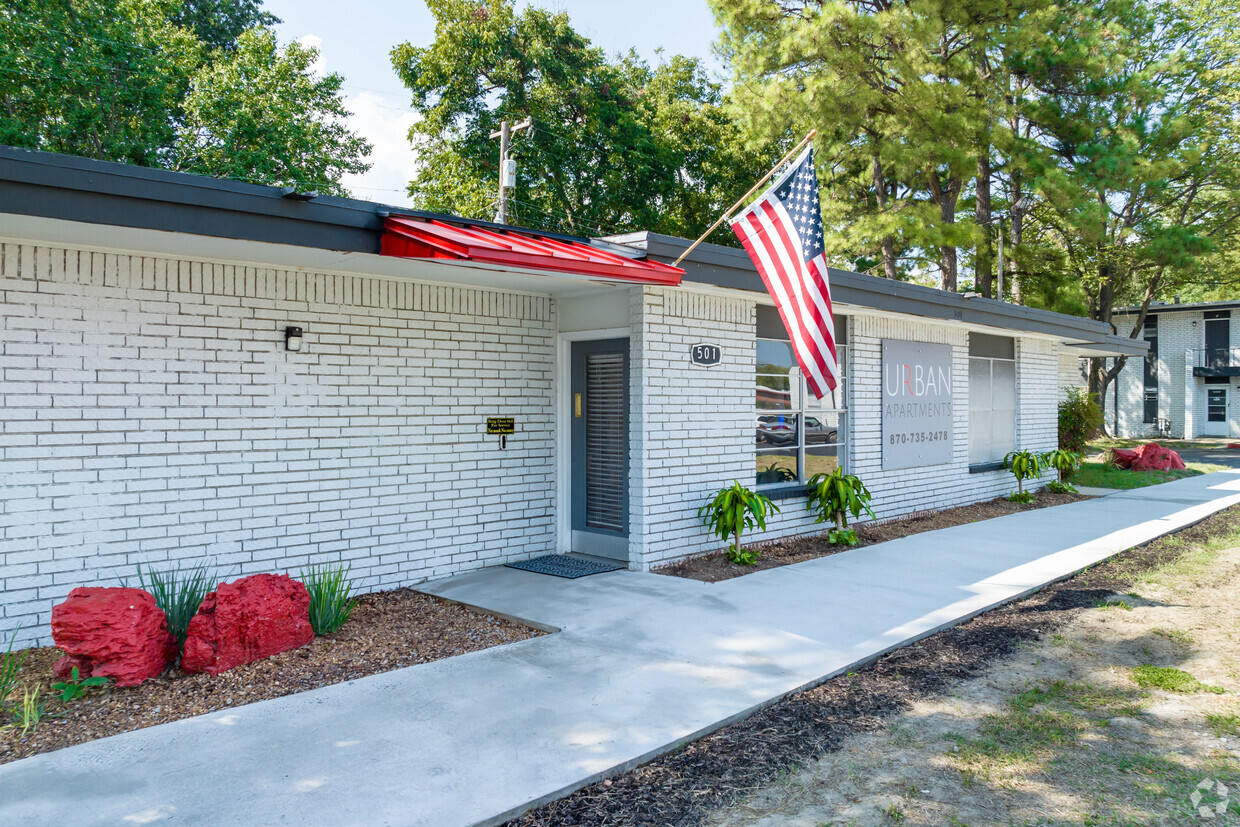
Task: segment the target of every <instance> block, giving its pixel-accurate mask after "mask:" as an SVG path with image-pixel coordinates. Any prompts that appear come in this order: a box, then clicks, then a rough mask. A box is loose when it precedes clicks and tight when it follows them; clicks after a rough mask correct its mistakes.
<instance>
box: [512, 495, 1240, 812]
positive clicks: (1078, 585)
mask: <svg viewBox="0 0 1240 827" xmlns="http://www.w3.org/2000/svg"><path fill="white" fill-rule="evenodd" d="M1237 531H1240V506H1238V507H1233V508H1230V509H1228V510H1226V511H1223V512H1220V513H1219V514H1216V515H1214V516H1212V517H1210V518H1209V519H1207V520H1205V521H1203V522H1202V523H1199V524H1198V525H1196V526H1193V527H1191V528H1188V529H1185V530H1184V531H1181V532H1178V533H1176V534H1174V535H1171V536H1169V537H1165V538H1162V539H1160V540H1157V541H1155V542H1153V543H1150V544H1148V545H1145V546H1141V547H1139V548H1136V549H1130V550H1129V551H1126V552H1124V553H1123V554H1120V555H1117V556H1116V557H1114V558H1112V559H1111V560H1109V561H1107V562H1105V563H1102V564H1099V565H1097V566H1095V567H1093V568H1091V569H1089V570H1087V571H1085V572H1082V573H1081V574H1079V575H1077V576H1076V577H1073V578H1071V579H1070V580H1066V581H1063V582H1060V583H1055V584H1052V585H1050V586H1048V587H1046V588H1045V589H1043V590H1042V591H1040V592H1038V593H1037V594H1034V595H1032V596H1030V597H1028V598H1026V599H1024V600H1020V601H1017V602H1014V603H1010V604H1008V605H1006V606H1003V607H1000V608H998V609H995V610H993V611H990V612H986V613H985V614H982V615H979V616H978V617H976V618H973V619H972V620H970V621H968V622H966V623H962V624H960V625H959V626H956V627H953V628H951V629H947V630H944V631H942V632H939V633H938V634H935V635H932V636H930V637H928V638H926V639H924V640H922V641H919V642H918V643H914V644H911V645H909V646H906V647H904V648H902V649H899V650H897V651H895V652H892V653H891V654H889V655H887V656H885V657H883V658H881V659H879V660H877V661H875V662H874V663H872V664H870V665H868V666H865V667H862V668H860V669H858V670H857V671H855V672H850V673H848V674H847V675H841V676H839V677H836V678H833V679H831V680H829V681H827V682H826V683H824V684H822V685H821V686H818V687H816V688H814V689H810V690H806V691H804V692H800V693H798V694H795V695H791V696H789V697H787V698H785V699H784V700H782V701H779V702H777V703H775V704H773V705H772V706H769V707H767V708H766V709H763V710H761V711H759V712H757V713H755V714H754V715H752V716H750V717H749V718H747V719H745V720H744V721H741V722H739V723H736V724H733V725H731V726H728V727H725V728H724V729H721V730H719V731H718V732H715V733H713V734H711V735H707V736H705V737H703V738H701V739H699V740H697V741H694V742H692V743H690V744H687V745H686V746H685V747H684V748H683V749H680V750H678V751H676V752H672V753H669V754H667V755H664V756H662V757H660V758H657V759H655V760H654V761H652V762H650V763H649V764H646V765H644V766H641V767H638V768H637V769H635V770H633V771H631V772H628V773H626V774H624V775H621V776H618V777H616V778H613V779H609V780H606V781H602V782H599V783H596V784H592V785H590V786H588V787H585V788H583V789H581V790H578V791H577V792H576V793H573V794H572V795H569V796H567V797H565V798H562V799H559V800H557V801H554V802H551V803H549V804H547V805H544V806H543V807H539V808H537V809H535V810H531V811H530V812H528V813H526V814H525V815H523V816H521V817H520V818H518V819H516V820H514V821H511V822H509V824H510V825H514V827H551V825H566V824H571V825H580V827H592V826H593V825H618V824H625V825H660V827H662V826H663V825H697V824H702V823H704V822H706V821H707V820H708V819H709V818H710V817H711V816H712V814H715V813H717V812H718V811H719V810H720V809H721V808H724V807H728V806H731V805H735V804H736V803H738V802H739V801H742V800H744V799H746V798H747V797H749V796H751V795H753V794H754V793H757V792H760V791H762V790H764V789H765V788H767V787H769V786H770V785H772V784H773V783H774V782H776V781H778V780H779V779H782V778H786V777H788V774H789V773H793V772H796V771H797V770H798V769H800V768H801V767H803V766H805V765H806V764H807V763H808V762H811V761H815V760H817V759H820V758H822V757H823V756H824V755H827V754H829V753H833V752H835V751H838V750H839V749H840V748H841V746H842V745H843V744H844V743H845V742H846V740H847V739H848V738H849V737H850V736H854V735H857V734H858V733H866V732H873V731H875V730H879V729H882V728H884V727H886V726H887V724H888V721H890V720H892V719H893V718H894V717H895V716H897V715H899V714H900V713H902V712H904V711H905V710H908V709H910V708H912V707H913V706H914V705H915V704H916V703H918V702H920V701H924V700H926V699H930V698H937V697H942V696H944V695H945V694H947V693H949V692H954V691H955V690H956V688H957V687H959V686H961V685H962V682H963V681H965V680H966V679H969V678H973V677H976V676H978V675H981V674H983V673H984V672H985V671H986V670H988V669H990V668H992V667H995V666H996V665H997V664H999V663H1000V662H1002V661H1004V660H1005V659H1007V658H1009V657H1010V656H1012V655H1014V654H1015V653H1016V652H1018V651H1019V650H1022V649H1024V648H1026V647H1028V646H1030V645H1032V644H1034V643H1036V642H1037V641H1039V640H1041V639H1043V638H1045V637H1048V636H1049V635H1050V633H1051V632H1054V631H1055V630H1057V629H1059V628H1061V627H1063V626H1064V625H1065V624H1067V623H1069V622H1070V621H1073V620H1074V619H1076V618H1077V617H1078V616H1079V615H1080V613H1081V611H1082V610H1084V609H1096V608H1097V606H1098V605H1099V604H1100V603H1101V602H1103V601H1106V600H1108V599H1110V598H1113V596H1114V595H1115V593H1116V592H1123V591H1126V590H1127V589H1128V588H1129V586H1130V585H1131V583H1133V582H1134V581H1135V580H1136V579H1137V578H1138V577H1139V576H1140V575H1141V573H1142V572H1146V571H1149V570H1152V569H1155V568H1157V567H1160V566H1163V565H1166V564H1169V563H1171V562H1172V561H1175V560H1177V559H1178V558H1179V557H1180V555H1181V554H1183V553H1184V552H1185V550H1186V549H1187V548H1188V547H1189V546H1191V544H1193V543H1203V542H1206V541H1208V540H1209V538H1210V537H1212V536H1219V535H1224V534H1229V533H1235V532H1237ZM806 823H808V824H814V823H822V824H826V823H828V822H825V821H824V822H815V821H812V820H811V821H809V822H806ZM940 823H943V822H940Z"/></svg>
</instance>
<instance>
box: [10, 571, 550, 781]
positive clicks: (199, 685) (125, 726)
mask: <svg viewBox="0 0 1240 827" xmlns="http://www.w3.org/2000/svg"><path fill="white" fill-rule="evenodd" d="M541 634H543V633H542V632H540V631H538V630H536V629H531V628H530V627H528V626H524V625H521V624H519V623H514V622H511V621H509V620H504V619H501V618H497V617H494V616H492V615H489V614H486V613H484V612H480V611H476V610H474V609H470V608H467V607H465V606H461V605H459V604H456V603H451V602H449V601H446V600H442V599H440V598H437V597H433V596H431V595H428V594H423V593H421V592H416V591H413V590H412V589H396V590H394V591H386V592H375V593H373V594H367V595H363V596H362V597H361V599H360V600H359V602H358V605H357V608H356V609H355V610H354V612H353V616H352V618H351V619H350V620H349V622H348V623H346V624H345V625H344V626H342V627H341V628H340V629H339V631H337V632H336V633H335V634H334V635H330V636H328V637H319V638H315V639H314V641H313V642H312V643H310V644H309V645H307V646H304V647H302V648H301V649H295V650H293V651H290V652H284V653H282V654H279V655H276V656H275V657H272V658H268V659H266V660H262V661H258V662H256V663H251V664H247V665H245V666H239V667H237V668H236V669H231V670H229V671H227V672H225V673H223V674H222V675H218V676H216V677H212V676H210V675H207V674H205V673H198V674H193V675H187V674H185V673H183V672H181V671H180V670H178V669H171V670H169V671H168V672H167V673H165V674H164V675H163V676H162V677H160V678H157V679H155V680H152V681H148V682H146V683H144V684H143V685H142V686H136V687H131V688H120V687H111V686H109V687H104V688H98V689H93V690H90V691H89V692H87V693H86V694H85V695H83V696H82V697H81V698H79V699H78V700H76V701H74V702H72V703H71V704H68V705H65V704H63V703H61V701H60V698H59V695H57V694H56V693H55V691H54V690H53V689H52V687H51V685H52V683H54V682H55V680H56V679H55V678H53V677H51V674H52V671H51V669H52V664H53V663H54V662H55V661H56V659H57V658H59V657H60V656H61V655H63V654H64V653H63V652H61V651H60V650H59V649H57V648H55V647H46V648H40V649H30V650H28V655H27V658H26V662H25V664H24V665H23V666H22V671H21V677H20V681H21V683H22V684H23V685H24V686H25V687H29V688H30V689H33V688H34V687H36V686H38V687H39V688H40V697H41V698H45V699H47V707H46V713H45V717H44V718H43V720H42V721H41V722H40V723H39V725H38V726H37V727H35V728H34V729H31V730H29V731H27V732H26V733H24V734H23V733H22V732H21V730H20V729H19V728H10V729H6V730H0V763H6V762H9V761H15V760H17V759H18V758H25V757H26V756H29V755H35V754H37V753H40V752H50V751H51V750H55V749H60V748H61V747H67V746H71V745H73V744H80V743H82V742H84V741H91V740H94V739H96V738H104V737H107V736H109V735H116V734H118V733H121V732H129V731H130V730H135V729H142V728H144V727H148V726H154V725H155V724H162V723H167V722H168V721H176V720H180V719H181V718H189V717H191V716H194V715H202V714H204V713H207V712H213V711H215V710H217V709H227V708H229V707H234V706H241V705H242V704H248V703H253V702H254V701H261V700H266V699H269V698H280V697H283V696H285V695H292V694H294V693H297V692H305V691H306V690H309V689H317V688H319V687H322V686H329V685H331V684H334V683H341V682H343V681H347V680H352V679H354V678H363V677H366V676H367V675H374V674H378V673H380V672H388V671H391V670H393V669H400V668H402V667H405V666H413V665H415V664H419V663H428V662H430V661H434V660H440V659H441V658H447V657H452V656H453V655H461V654H464V653H466V652H475V651H478V650H479V649H488V648H490V647H492V646H500V645H502V644H505V643H512V642H515V641H518V640H526V639H528V638H532V637H538V636H539V635H541ZM21 696H22V689H21V687H19V689H18V691H17V692H16V693H15V699H20V698H21Z"/></svg>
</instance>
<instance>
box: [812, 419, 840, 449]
mask: <svg viewBox="0 0 1240 827" xmlns="http://www.w3.org/2000/svg"><path fill="white" fill-rule="evenodd" d="M838 436H839V430H838V429H837V428H836V427H835V426H834V425H827V424H825V423H823V422H819V421H818V420H817V419H815V418H814V417H812V416H807V417H805V444H806V445H831V444H834V443H835V442H837V441H838Z"/></svg>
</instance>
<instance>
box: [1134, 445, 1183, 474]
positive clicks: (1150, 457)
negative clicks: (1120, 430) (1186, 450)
mask: <svg viewBox="0 0 1240 827" xmlns="http://www.w3.org/2000/svg"><path fill="white" fill-rule="evenodd" d="M1129 467H1130V468H1132V470H1134V471H1183V470H1184V469H1185V467H1186V466H1185V465H1184V460H1182V459H1180V455H1179V454H1177V453H1176V452H1175V451H1172V450H1171V449H1170V448H1164V447H1163V446H1161V445H1159V444H1158V443H1157V442H1148V443H1146V444H1145V445H1142V446H1141V451H1140V455H1139V456H1138V457H1137V458H1136V459H1134V460H1133V461H1132V465H1130V466H1129Z"/></svg>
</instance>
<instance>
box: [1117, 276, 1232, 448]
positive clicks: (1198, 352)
mask: <svg viewBox="0 0 1240 827" xmlns="http://www.w3.org/2000/svg"><path fill="white" fill-rule="evenodd" d="M1237 308H1240V302H1233V301H1220V302H1202V303H1197V304H1161V303H1155V304H1153V305H1151V306H1150V309H1149V312H1148V314H1147V317H1146V319H1147V320H1146V322H1145V324H1144V325H1143V338H1145V339H1147V340H1150V341H1155V340H1156V342H1157V347H1156V349H1155V348H1153V347H1152V348H1151V351H1150V353H1151V354H1153V355H1151V356H1149V357H1147V358H1146V359H1142V358H1130V359H1128V361H1127V362H1126V363H1125V365H1124V367H1123V369H1122V370H1121V371H1120V373H1119V376H1118V377H1116V381H1115V382H1114V383H1113V384H1112V386H1111V387H1110V388H1109V389H1108V393H1107V399H1106V404H1105V406H1104V409H1105V415H1106V422H1107V426H1108V428H1110V429H1111V430H1112V431H1113V432H1114V433H1116V434H1118V435H1120V436H1128V437H1157V436H1160V435H1161V436H1171V437H1176V438H1185V439H1191V438H1193V437H1203V436H1217V437H1235V436H1240V324H1237V323H1235V322H1233V320H1232V318H1231V316H1232V313H1233V312H1235V311H1236V309H1237ZM1135 320H1136V313H1135V312H1122V313H1119V314H1117V315H1116V317H1115V324H1116V327H1117V328H1118V329H1119V330H1121V331H1123V332H1127V331H1129V330H1131V329H1132V325H1133V324H1134V322H1135ZM1147 363H1148V364H1147Z"/></svg>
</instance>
